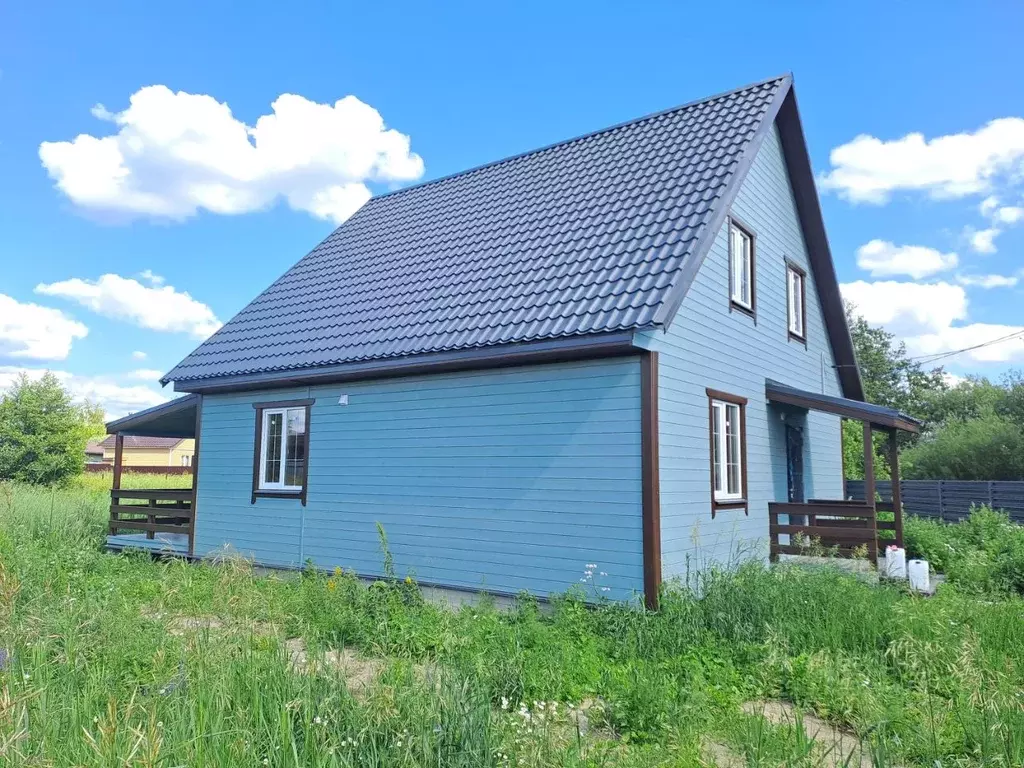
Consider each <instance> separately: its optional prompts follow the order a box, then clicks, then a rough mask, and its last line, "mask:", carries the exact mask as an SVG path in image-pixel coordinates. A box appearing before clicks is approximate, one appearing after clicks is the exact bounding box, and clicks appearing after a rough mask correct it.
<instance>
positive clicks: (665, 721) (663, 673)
mask: <svg viewBox="0 0 1024 768" xmlns="http://www.w3.org/2000/svg"><path fill="white" fill-rule="evenodd" d="M108 503H109V502H108V497H107V496H106V494H105V493H104V492H103V490H92V491H89V490H86V489H83V488H73V489H67V490H55V491H50V490H47V489H33V488H27V487H23V486H0V645H2V647H3V649H4V650H5V651H7V652H8V654H9V656H8V657H7V660H6V663H5V664H4V668H3V670H2V671H0V763H2V764H4V765H12V766H29V765H31V766H68V765H89V766H93V765H97V766H126V765H129V766H135V765H139V766H158V765H159V766H179V765H188V766H234V765H239V766H259V765H273V766H467V767H469V766H473V767H476V766H507V765H521V766H552V767H554V766H559V767H561V766H610V765H625V766H662V765H671V766H698V765H701V764H702V763H701V759H702V758H701V755H702V745H703V744H705V743H706V742H708V741H714V742H716V743H719V744H722V745H726V746H728V747H729V748H730V749H732V750H733V752H734V753H735V754H736V755H742V756H743V760H744V761H745V763H746V764H747V765H751V766H777V765H816V764H823V761H822V759H821V757H820V755H818V756H815V753H814V752H813V750H812V749H811V748H810V747H809V746H808V744H807V740H806V739H805V738H803V737H802V736H801V735H800V733H799V732H798V731H797V729H794V728H790V727H786V726H776V725H770V724H767V723H766V722H765V721H764V720H762V719H761V718H760V717H759V716H752V715H748V714H743V713H742V712H741V710H740V705H741V704H742V703H743V702H748V701H754V700H760V699H784V700H788V701H792V702H795V703H796V704H798V705H799V706H800V707H802V708H804V709H805V710H806V711H807V712H813V713H817V714H818V715H819V716H821V717H823V718H825V719H828V720H830V721H833V722H835V723H837V724H842V725H843V726H844V727H847V728H849V729H852V730H854V731H856V732H857V733H858V734H860V735H861V736H862V738H863V741H864V744H865V749H866V750H868V751H869V752H871V753H872V754H873V755H874V757H875V764H876V765H877V766H879V767H881V766H887V765H903V766H913V765H918V766H926V765H927V766H934V765H941V766H954V765H991V766H996V765H999V766H1010V765H1021V764H1024V711H1022V706H1021V698H1022V697H1021V696H1020V691H1021V690H1022V689H1024V601H1022V600H1021V599H1020V598H1019V597H1016V596H1012V595H1005V596H1002V595H1000V596H998V597H993V596H991V595H988V596H986V597H985V599H978V598H977V597H975V596H973V595H971V594H967V593H965V592H964V591H962V590H959V589H957V588H955V587H947V588H944V589H942V590H941V591H940V593H939V594H938V595H937V596H936V597H934V598H929V599H922V598H918V597H914V596H911V595H909V594H906V593H905V592H903V591H901V590H900V589H898V588H895V587H872V586H869V585H867V584H865V583H862V582H861V581H859V580H857V579H856V578H853V577H850V576H846V575H843V574H841V573H839V572H836V571H831V570H824V571H815V572H810V571H802V570H798V569H795V568H775V569H767V568H764V567H761V566H759V565H751V566H745V567H743V568H740V569H738V570H736V571H735V572H733V573H729V574H708V575H706V576H704V577H703V578H702V580H701V583H700V584H699V590H698V592H697V593H695V592H691V591H686V590H683V589H680V588H673V589H670V590H669V591H668V592H667V593H666V595H665V599H664V601H663V608H662V610H661V611H660V612H659V613H657V614H654V613H649V612H644V611H641V610H639V609H637V608H636V607H626V606H621V605H614V604H607V603H605V604H599V605H597V606H588V605H587V604H586V603H585V601H584V599H583V597H584V596H583V595H581V594H570V595H566V596H563V597H561V598H559V599H558V600H556V601H554V603H553V604H552V605H551V606H550V608H546V607H544V606H539V605H538V604H537V603H535V602H534V601H532V600H529V599H525V598H524V599H522V600H520V601H519V602H518V603H517V605H516V606H515V608H514V609H513V610H511V611H509V612H507V613H502V612H499V611H497V610H496V609H495V608H494V607H493V606H491V605H489V604H488V603H487V602H486V601H484V603H483V604H481V605H478V606H476V607H466V608H462V609H460V610H450V609H447V608H442V607H439V606H436V605H433V604H430V603H426V602H424V601H423V599H422V598H421V596H420V593H419V591H418V589H417V588H416V586H415V584H414V583H411V582H406V581H404V580H402V579H401V578H399V579H397V580H395V581H393V582H383V583H378V584H375V585H373V586H370V587H366V586H365V585H363V584H362V583H361V582H359V581H358V580H356V579H355V578H354V577H352V576H350V575H347V574H338V573H335V574H329V573H314V572H308V573H306V574H303V575H295V576H259V575H256V574H254V573H253V570H252V568H251V567H249V566H248V565H247V564H245V563H239V562H234V563H228V564H225V565H222V566H208V565H189V564H185V563H182V562H179V561H167V562H157V561H153V560H151V559H149V558H148V557H146V556H142V555H138V554H136V555H122V556H115V555H109V554H106V553H104V552H103V551H102V543H103V527H104V521H105V519H106V507H107V504H108ZM582 567H583V566H582V564H581V570H582ZM401 575H402V574H399V576H401ZM182 617H193V618H195V617H198V618H200V619H201V620H200V621H198V622H194V626H192V627H186V628H185V629H184V630H183V629H182V626H183V625H182ZM214 619H215V620H214ZM296 638H301V639H302V642H303V643H304V645H305V647H306V649H307V653H308V654H309V656H310V658H311V659H314V660H315V659H318V658H320V654H321V653H324V652H328V651H333V650H336V649H339V648H342V647H346V648H352V649H357V650H358V651H359V652H360V653H361V654H363V655H364V656H365V657H369V658H375V659H379V660H381V661H380V665H381V670H380V673H379V675H377V677H376V678H375V679H374V681H373V682H372V683H371V684H370V685H369V687H368V688H367V689H366V690H364V691H362V692H359V693H352V692H350V691H349V689H348V687H347V686H346V681H345V679H343V675H342V673H341V672H339V671H338V670H336V669H335V668H333V667H330V666H323V667H322V671H320V672H318V673H315V674H309V673H301V672H299V671H297V670H295V669H294V668H293V667H292V666H291V664H290V661H289V647H290V646H289V644H291V645H292V646H294V644H295V643H296ZM542 705H543V706H542ZM581 705H582V706H583V707H584V708H585V709H586V720H585V725H586V727H583V722H584V721H582V720H579V719H578V715H576V714H574V712H576V711H578V708H579V707H580V706H581ZM570 706H571V707H572V708H573V709H570ZM858 764H859V763H858Z"/></svg>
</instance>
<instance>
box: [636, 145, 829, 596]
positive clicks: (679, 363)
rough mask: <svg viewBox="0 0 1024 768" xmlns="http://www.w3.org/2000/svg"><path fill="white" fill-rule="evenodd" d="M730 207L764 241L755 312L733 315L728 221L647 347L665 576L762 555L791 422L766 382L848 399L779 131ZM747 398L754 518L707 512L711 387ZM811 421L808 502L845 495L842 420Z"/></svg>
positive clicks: (782, 478)
mask: <svg viewBox="0 0 1024 768" xmlns="http://www.w3.org/2000/svg"><path fill="white" fill-rule="evenodd" d="M731 212H732V214H733V215H735V216H736V217H737V218H738V219H739V220H741V221H742V222H743V223H744V224H745V225H746V226H748V227H749V228H751V229H752V230H753V231H754V234H755V235H756V238H757V240H756V259H755V270H756V272H755V286H756V288H755V289H756V307H757V317H756V322H755V319H753V318H751V317H750V316H748V315H746V314H744V313H742V312H738V311H730V308H729V270H728V223H726V224H725V225H724V226H723V227H722V229H721V230H720V231H719V232H718V234H717V236H716V238H715V240H714V243H713V244H712V247H711V250H710V251H709V253H708V255H707V257H706V259H705V260H704V263H703V264H702V265H701V267H700V269H699V271H698V274H697V276H696V278H695V280H694V282H693V284H692V286H691V287H690V290H689V293H688V294H687V296H686V298H685V300H684V301H683V303H682V306H681V308H680V310H679V312H678V313H677V315H676V317H675V318H674V320H673V322H672V325H671V326H670V328H669V329H668V330H667V331H665V332H660V331H658V332H647V333H645V334H643V336H644V338H642V339H641V340H640V343H642V344H643V345H644V346H646V347H648V348H650V349H653V350H657V351H658V352H659V353H660V378H659V386H660V400H659V408H660V425H659V434H660V445H659V447H660V452H661V525H662V532H661V541H662V569H663V576H664V578H665V579H666V580H669V579H671V578H673V577H685V576H686V574H687V572H688V571H689V572H692V571H693V570H695V569H698V568H701V567H705V566H707V565H709V564H713V563H715V564H730V563H734V562H736V561H737V560H739V559H743V558H747V557H766V556H767V539H768V502H769V501H774V500H779V501H782V500H785V499H786V497H787V479H786V446H785V425H784V422H783V421H782V420H781V419H780V417H779V410H778V409H777V408H776V407H774V406H772V407H769V406H768V405H767V403H766V401H765V394H764V382H765V379H766V378H771V379H775V380H777V381H781V382H783V383H786V384H790V385H792V386H795V387H799V388H801V389H807V390H811V391H815V392H825V393H827V394H830V395H841V394H842V392H841V391H840V385H839V380H838V377H837V375H836V370H835V368H834V367H833V364H834V360H833V356H832V349H831V346H830V344H829V340H828V335H827V333H826V330H825V327H824V319H823V316H822V311H821V305H820V302H819V299H818V294H817V291H816V289H815V285H814V280H813V273H812V272H811V267H810V264H809V260H808V255H807V249H806V247H805V244H804V239H803V234H802V231H801V228H800V223H799V219H798V216H797V211H796V207H795V204H794V201H793V195H792V191H791V187H790V184H789V178H788V175H787V172H786V167H785V161H784V158H783V154H782V147H781V142H780V140H779V134H778V130H777V128H775V129H773V130H772V131H771V132H769V134H768V135H767V137H766V138H765V141H764V144H763V145H762V147H761V149H760V150H759V152H758V154H757V156H756V158H755V159H754V162H753V164H752V166H751V169H750V172H749V174H748V175H747V178H746V179H745V180H744V182H743V184H742V186H741V187H740V190H739V192H738V194H737V197H736V200H735V201H734V203H733V206H732V209H731ZM787 259H789V260H791V261H793V262H795V263H797V264H799V265H800V266H802V267H803V268H804V269H805V270H806V271H807V275H808V278H807V339H808V343H807V346H806V348H805V347H804V345H803V344H800V343H797V342H794V341H790V340H789V338H788V333H787V308H786V260H787ZM709 387H710V388H712V389H716V390H720V391H724V392H728V393H730V394H734V395H740V396H743V397H746V398H747V399H748V404H747V416H746V419H747V475H748V478H747V479H748V497H749V515H744V514H743V511H742V510H723V511H720V512H719V513H718V515H717V516H716V517H715V518H714V519H712V517H711V478H710V445H709V425H708V399H707V394H706V389H707V388H709ZM793 418H796V420H797V422H799V423H801V424H803V426H804V475H805V493H806V497H807V498H836V499H838V498H841V497H842V451H841V441H840V420H839V418H838V417H836V416H831V415H828V414H823V413H816V412H810V413H808V414H806V417H804V416H803V414H796V415H795V416H794V417H793Z"/></svg>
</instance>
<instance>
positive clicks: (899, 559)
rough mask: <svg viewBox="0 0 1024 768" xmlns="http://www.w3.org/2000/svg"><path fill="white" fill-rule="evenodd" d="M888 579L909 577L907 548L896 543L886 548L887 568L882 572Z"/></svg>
mask: <svg viewBox="0 0 1024 768" xmlns="http://www.w3.org/2000/svg"><path fill="white" fill-rule="evenodd" d="M882 575H883V576H885V578H887V579H900V580H904V579H906V578H907V550H905V549H904V548H903V547H897V546H895V545H892V546H888V547H886V548H885V568H884V572H883V574H882Z"/></svg>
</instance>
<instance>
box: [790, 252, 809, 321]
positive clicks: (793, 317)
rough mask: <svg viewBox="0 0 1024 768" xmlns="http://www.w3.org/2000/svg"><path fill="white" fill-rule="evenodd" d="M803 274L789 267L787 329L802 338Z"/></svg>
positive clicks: (803, 319)
mask: <svg viewBox="0 0 1024 768" xmlns="http://www.w3.org/2000/svg"><path fill="white" fill-rule="evenodd" d="M803 302H804V276H803V275H801V274H800V273H799V272H797V271H796V270H795V269H792V268H790V269H789V330H790V332H792V333H794V334H796V335H797V336H800V337H801V338H803V335H804V324H805V322H806V319H805V318H804V314H803V309H804V303H803Z"/></svg>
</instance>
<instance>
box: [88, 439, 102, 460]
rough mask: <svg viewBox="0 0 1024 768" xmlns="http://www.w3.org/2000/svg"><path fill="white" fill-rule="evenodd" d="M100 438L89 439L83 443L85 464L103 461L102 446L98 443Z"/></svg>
mask: <svg viewBox="0 0 1024 768" xmlns="http://www.w3.org/2000/svg"><path fill="white" fill-rule="evenodd" d="M101 442H102V441H100V440H89V441H88V442H87V443H86V444H85V463H86V464H102V463H103V446H102V445H100V443H101Z"/></svg>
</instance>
